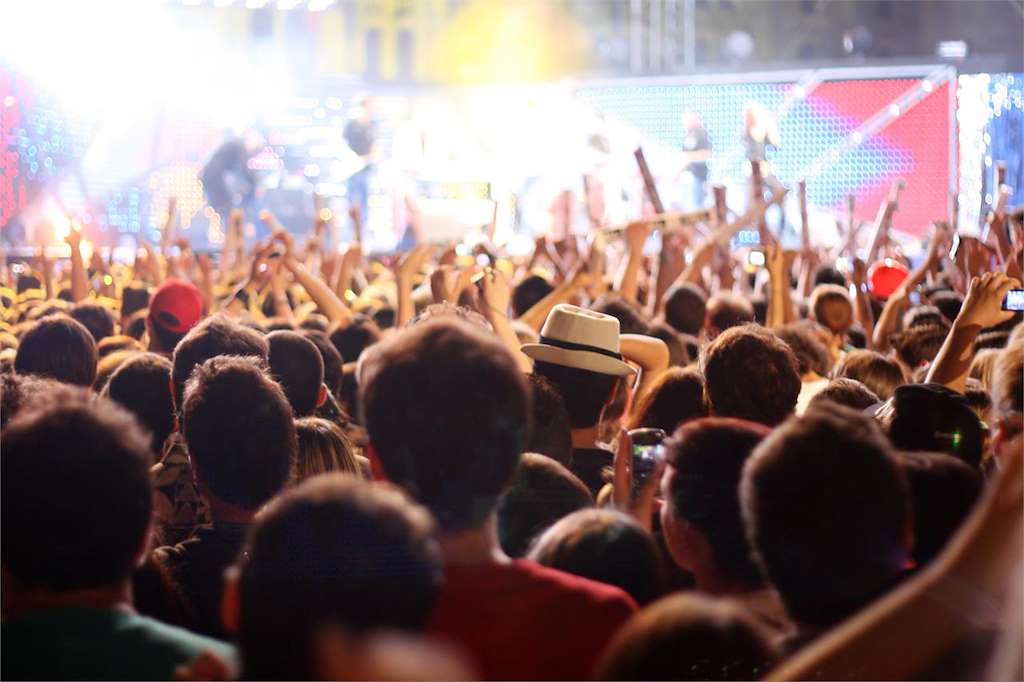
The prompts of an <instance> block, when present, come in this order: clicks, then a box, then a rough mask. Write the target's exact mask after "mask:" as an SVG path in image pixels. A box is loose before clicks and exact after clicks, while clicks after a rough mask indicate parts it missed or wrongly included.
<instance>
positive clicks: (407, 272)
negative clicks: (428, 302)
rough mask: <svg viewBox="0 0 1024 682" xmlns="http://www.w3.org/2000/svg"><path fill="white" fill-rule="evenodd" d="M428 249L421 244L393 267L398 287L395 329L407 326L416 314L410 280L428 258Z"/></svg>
mask: <svg viewBox="0 0 1024 682" xmlns="http://www.w3.org/2000/svg"><path fill="white" fill-rule="evenodd" d="M430 251H431V249H430V247H429V246H427V245H426V244H421V245H419V246H417V247H416V248H415V249H413V250H412V251H411V252H409V253H408V254H406V255H405V256H404V257H403V258H402V260H400V261H399V262H398V265H397V266H396V267H395V284H396V285H397V286H398V310H397V311H396V314H395V318H396V319H395V327H396V328H401V327H403V326H404V325H406V324H408V322H409V320H411V319H412V318H413V315H414V314H415V312H416V307H415V305H413V302H412V280H413V277H415V276H416V273H418V272H419V271H420V270H422V269H423V264H424V263H425V262H426V261H427V259H428V258H429V257H430Z"/></svg>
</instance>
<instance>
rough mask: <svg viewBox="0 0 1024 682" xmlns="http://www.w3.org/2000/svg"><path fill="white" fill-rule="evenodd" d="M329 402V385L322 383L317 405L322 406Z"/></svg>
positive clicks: (317, 395)
mask: <svg viewBox="0 0 1024 682" xmlns="http://www.w3.org/2000/svg"><path fill="white" fill-rule="evenodd" d="M326 402H327V386H326V385H325V384H320V391H319V392H318V393H317V394H316V406H317V407H322V406H323V404H324V403H326Z"/></svg>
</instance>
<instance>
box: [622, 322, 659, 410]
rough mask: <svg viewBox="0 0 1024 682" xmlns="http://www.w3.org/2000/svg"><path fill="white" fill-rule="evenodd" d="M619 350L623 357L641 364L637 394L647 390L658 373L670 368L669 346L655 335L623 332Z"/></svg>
mask: <svg viewBox="0 0 1024 682" xmlns="http://www.w3.org/2000/svg"><path fill="white" fill-rule="evenodd" d="M619 351H620V352H621V353H622V357H624V358H625V359H627V360H629V361H631V362H634V363H635V364H637V365H640V369H641V370H642V372H641V374H640V386H639V387H637V392H636V394H637V395H640V394H642V393H643V392H645V391H646V390H647V389H648V388H649V387H650V385H651V383H652V382H653V381H654V380H655V379H656V378H657V377H658V375H659V374H661V373H662V372H663V371H665V370H666V369H668V363H669V354H668V346H667V345H665V342H664V341H662V340H661V339H656V338H654V337H653V336H645V335H644V334H622V335H621V336H619Z"/></svg>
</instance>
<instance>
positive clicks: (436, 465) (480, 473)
mask: <svg viewBox="0 0 1024 682" xmlns="http://www.w3.org/2000/svg"><path fill="white" fill-rule="evenodd" d="M359 402H360V407H361V411H362V415H363V424H364V425H365V426H366V429H367V432H368V433H369V437H370V442H371V445H372V447H373V450H374V452H375V453H376V455H377V457H378V458H379V460H380V463H381V464H382V466H383V469H384V473H385V474H386V475H387V477H388V478H389V479H390V480H391V481H393V482H395V483H397V484H398V485H400V486H402V487H404V488H406V489H407V490H408V491H409V492H410V493H411V494H412V496H413V497H414V498H416V499H418V500H419V501H420V502H422V503H423V504H424V505H426V506H427V508H429V509H430V511H431V512H432V513H433V514H434V515H435V517H436V518H437V520H438V522H439V523H440V524H441V527H442V528H444V529H446V530H461V529H465V528H472V527H476V526H478V525H479V524H481V523H483V522H484V521H485V520H486V518H487V517H488V516H489V514H490V513H491V512H492V511H493V509H494V505H495V504H496V502H497V499H498V495H500V494H501V491H502V490H503V488H504V487H505V485H506V484H507V483H508V480H509V477H510V476H511V475H512V471H513V470H514V469H515V465H516V462H517V461H518V459H519V454H520V453H521V452H522V446H523V444H524V443H525V442H526V439H527V436H528V433H529V423H528V422H529V412H530V405H529V393H528V389H527V386H526V379H525V377H523V375H522V374H521V373H520V371H519V369H518V367H517V366H516V363H515V360H514V359H513V358H512V356H511V355H510V354H509V352H508V351H507V350H506V349H505V348H504V346H502V345H501V343H500V342H499V341H498V339H497V338H496V337H495V336H494V335H493V334H489V333H488V332H486V331H484V330H482V329H480V328H478V327H476V326H474V325H472V324H470V323H467V322H465V321H463V320H460V319H457V318H454V317H451V316H447V317H440V318H437V319H433V320H428V321H426V322H423V323H420V324H417V325H416V326H414V327H411V328H408V329H405V330H402V331H401V332H399V333H398V334H396V335H395V336H393V337H391V338H390V339H388V340H386V341H384V342H382V343H381V345H379V346H378V347H377V348H376V349H375V351H374V352H373V353H372V354H371V355H370V357H368V358H367V359H366V360H365V361H364V364H363V367H362V375H361V376H360V396H359Z"/></svg>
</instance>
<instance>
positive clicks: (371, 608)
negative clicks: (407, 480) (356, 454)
mask: <svg viewBox="0 0 1024 682" xmlns="http://www.w3.org/2000/svg"><path fill="white" fill-rule="evenodd" d="M243 556H245V557H247V559H245V560H242V561H240V562H239V569H240V571H239V588H240V592H241V604H240V623H239V626H240V627H239V632H238V642H239V648H240V649H241V657H242V673H243V677H244V678H246V679H292V678H295V679H313V678H314V677H315V676H316V671H315V669H314V663H313V659H314V657H313V656H312V655H311V653H310V652H311V650H312V648H313V640H314V638H315V636H316V634H317V632H318V630H319V629H320V628H321V627H322V626H325V625H334V626H339V627H341V628H343V629H344V630H345V631H346V632H349V633H352V634H355V635H357V636H358V635H362V634H364V633H369V632H372V631H375V630H379V629H384V630H399V631H406V632H419V631H421V630H423V628H424V627H425V626H426V624H427V621H428V619H429V617H430V613H431V611H432V609H433V606H434V603H435V601H436V599H437V595H438V593H439V591H440V586H441V556H440V550H439V548H438V546H437V542H436V539H435V537H434V525H433V522H432V521H431V519H430V516H429V514H427V512H426V511H425V510H423V509H422V508H420V507H418V506H416V505H414V504H412V503H410V502H409V501H408V500H406V499H405V498H404V496H403V495H401V493H399V492H398V491H396V490H394V489H391V488H389V487H387V486H382V485H376V484H370V483H367V482H365V481H360V480H359V479H356V478H353V477H350V476H343V475H339V474H326V475H323V476H317V477H314V478H312V479H310V480H308V481H306V482H304V483H302V484H301V485H300V486H298V487H297V488H295V489H293V490H290V491H288V492H286V493H284V494H283V495H281V496H280V497H278V498H277V499H275V500H274V501H273V502H272V503H271V504H270V505H269V506H268V507H267V509H266V510H265V511H264V512H263V513H261V514H260V516H259V519H258V520H257V523H256V526H255V527H254V528H253V531H252V534H251V536H250V538H249V542H248V546H247V549H246V552H245V554H244V555H243ZM325 567H329V570H325Z"/></svg>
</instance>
